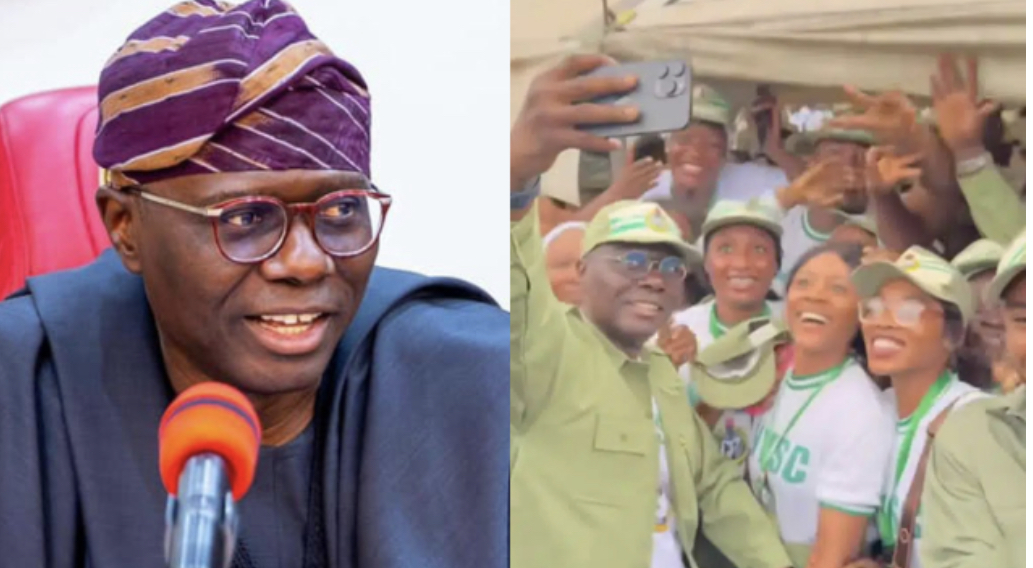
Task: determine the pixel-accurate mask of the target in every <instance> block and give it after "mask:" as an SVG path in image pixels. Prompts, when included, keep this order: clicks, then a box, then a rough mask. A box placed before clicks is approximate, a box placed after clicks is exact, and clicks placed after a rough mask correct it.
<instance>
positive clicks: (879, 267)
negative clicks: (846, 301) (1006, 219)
mask: <svg viewBox="0 0 1033 568" xmlns="http://www.w3.org/2000/svg"><path fill="white" fill-rule="evenodd" d="M900 279H904V280H907V281H908V282H910V283H912V284H914V285H915V286H917V287H918V288H919V289H920V290H922V291H923V292H925V293H926V294H929V295H930V296H932V297H934V298H936V299H937V300H940V301H943V302H946V303H948V304H951V305H953V306H955V307H957V308H958V311H959V312H961V318H962V323H963V324H964V325H968V322H970V321H972V316H973V315H974V314H975V298H973V294H972V287H971V286H969V283H968V280H966V279H965V277H964V276H962V275H961V272H959V271H958V269H957V268H954V266H952V265H951V264H950V263H949V262H947V261H946V260H944V259H943V258H942V257H940V256H939V255H937V254H935V253H933V252H930V251H928V250H926V249H924V248H922V247H920V246H913V247H911V248H909V249H907V250H906V251H904V254H902V255H900V258H898V259H897V260H896V261H894V262H887V261H877V262H873V263H871V264H866V265H863V266H861V267H860V268H858V269H857V270H855V271H854V273H853V274H852V275H851V277H850V280H851V281H853V283H854V286H855V287H856V288H857V293H858V295H860V296H861V298H871V297H873V296H876V295H878V293H879V290H881V289H882V287H883V286H885V285H886V284H887V283H888V282H891V281H893V280H900Z"/></svg>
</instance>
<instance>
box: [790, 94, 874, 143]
mask: <svg viewBox="0 0 1033 568" xmlns="http://www.w3.org/2000/svg"><path fill="white" fill-rule="evenodd" d="M853 114H857V111H855V110H853V109H852V108H851V107H850V105H834V106H833V107H832V116H831V117H830V118H829V119H827V120H826V121H825V123H824V124H823V125H822V126H821V127H820V128H818V129H817V130H808V131H804V132H798V133H796V134H793V135H792V136H790V137H789V138H788V139H787V140H786V148H787V149H789V151H790V152H792V153H794V154H799V155H804V154H811V153H813V152H814V150H815V148H817V146H818V142H821V141H822V140H836V141H839V142H853V143H854V144H862V145H865V146H871V145H873V144H875V137H874V136H872V134H871V133H870V132H868V131H867V130H845V129H842V128H832V127H830V126H829V125H828V122H829V121H830V120H834V119H836V118H840V117H843V116H849V115H853Z"/></svg>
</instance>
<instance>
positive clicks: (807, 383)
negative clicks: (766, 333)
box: [749, 244, 893, 568]
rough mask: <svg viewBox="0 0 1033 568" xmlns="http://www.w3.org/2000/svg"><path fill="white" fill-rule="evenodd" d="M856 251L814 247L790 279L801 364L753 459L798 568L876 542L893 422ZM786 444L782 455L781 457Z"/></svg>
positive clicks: (755, 478) (752, 470)
mask: <svg viewBox="0 0 1033 568" xmlns="http://www.w3.org/2000/svg"><path fill="white" fill-rule="evenodd" d="M860 262H861V249H860V247H858V246H856V245H846V244H826V245H822V246H820V247H817V248H814V249H811V250H810V251H808V252H807V253H805V254H804V255H803V257H801V258H800V260H799V262H798V263H797V264H796V265H795V266H794V267H793V268H792V269H791V271H790V272H789V275H790V276H789V284H788V290H787V295H786V310H785V319H786V323H787V325H788V327H789V331H790V334H791V335H792V339H793V352H794V358H793V362H792V365H791V366H790V368H789V370H788V372H787V373H786V377H785V378H784V380H783V382H782V384H780V385H779V386H778V387H777V389H776V394H775V396H774V400H773V403H772V406H771V410H770V411H769V412H768V413H767V414H766V415H764V417H763V418H762V419H761V421H760V424H759V425H758V429H757V431H756V440H755V441H754V445H753V450H754V451H753V452H752V454H751V456H750V460H749V474H750V479H751V481H752V485H753V490H754V493H755V494H756V495H757V497H758V499H760V500H761V501H762V502H763V503H764V504H765V506H766V507H767V508H768V510H769V511H770V512H771V513H772V514H774V515H775V517H776V519H777V521H778V525H779V529H780V531H781V534H782V538H783V540H785V542H786V545H787V548H788V550H789V552H790V556H792V558H793V564H794V566H797V567H798V568H803V567H804V566H809V567H814V568H840V567H842V566H844V565H846V564H847V563H848V562H849V561H850V560H852V559H854V558H856V557H857V556H858V554H859V553H860V552H861V551H862V550H863V549H864V548H865V547H866V545H871V544H872V542H870V541H869V540H868V539H866V536H867V535H866V530H867V527H868V525H869V521H870V519H871V517H872V516H873V515H874V513H875V510H876V508H877V507H878V506H879V504H880V495H881V494H882V479H881V478H880V477H879V476H878V475H872V474H871V473H872V472H880V471H883V470H884V469H885V466H886V465H887V464H888V462H889V454H890V444H891V443H892V428H893V418H892V415H891V413H890V411H889V410H888V408H887V407H886V405H885V404H884V403H883V401H882V395H881V393H880V391H879V388H878V386H877V385H876V384H875V382H874V381H873V380H872V378H871V377H870V376H869V375H868V373H867V371H866V369H865V367H864V346H863V343H862V342H861V338H860V335H859V327H858V318H857V291H856V290H855V289H854V285H853V283H852V282H851V281H850V274H851V271H852V270H853V269H854V268H856V267H857V266H858V265H859V264H860ZM779 446H783V448H782V450H777V448H778V447H779Z"/></svg>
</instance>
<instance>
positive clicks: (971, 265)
mask: <svg viewBox="0 0 1033 568" xmlns="http://www.w3.org/2000/svg"><path fill="white" fill-rule="evenodd" d="M1002 255H1004V247H1002V246H1001V245H1000V244H998V243H997V242H996V241H992V240H990V239H979V240H978V241H975V242H974V243H972V244H970V245H968V246H967V247H965V250H963V251H961V252H959V253H958V254H957V256H955V257H954V258H953V259H952V260H951V264H953V265H954V268H957V269H958V272H960V273H961V275H962V276H964V277H965V278H972V277H973V276H975V275H976V274H979V273H980V272H983V271H986V270H992V269H994V268H997V263H999V262H1001V256H1002Z"/></svg>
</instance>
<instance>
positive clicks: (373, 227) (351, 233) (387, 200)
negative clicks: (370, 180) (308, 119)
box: [124, 186, 391, 264]
mask: <svg viewBox="0 0 1033 568" xmlns="http://www.w3.org/2000/svg"><path fill="white" fill-rule="evenodd" d="M124 191H126V192H127V193H132V194H135V195H139V196H140V197H141V198H143V199H145V200H147V201H150V202H152V203H157V204H159V205H164V206H166V207H171V208H173V209H178V210H180V211H185V212H187V213H193V214H194V215H200V216H202V217H205V218H207V219H208V220H209V221H210V222H211V224H212V232H213V233H214V234H215V243H216V246H218V248H219V252H220V253H221V254H222V255H223V256H224V257H226V259H228V260H230V261H232V262H236V263H240V264H254V263H258V262H262V261H264V260H266V259H268V258H270V257H272V256H273V255H275V254H276V253H277V252H279V250H280V248H281V247H282V246H283V243H284V242H285V241H286V240H287V232H288V230H289V228H290V226H291V225H292V224H293V222H294V216H295V215H297V214H302V215H304V216H305V217H306V218H307V220H308V226H309V228H311V229H312V234H313V236H314V237H315V241H316V244H318V245H319V248H321V249H323V251H325V252H326V253H327V254H329V255H330V256H333V257H337V258H348V257H353V256H358V255H360V254H362V253H364V252H366V251H367V250H369V249H370V247H372V246H373V244H374V243H376V241H377V239H378V238H380V231H381V229H382V228H383V226H384V218H385V217H386V216H387V211H388V209H390V207H391V197H390V196H388V195H386V194H383V193H380V192H378V191H373V190H366V189H345V190H342V191H335V192H333V193H330V194H328V195H325V196H323V197H321V198H320V199H319V200H318V201H316V202H314V203H291V204H286V203H284V202H282V201H280V200H279V199H276V198H274V197H264V196H255V197H242V198H239V199H232V200H229V201H226V202H224V203H220V204H217V205H215V206H213V207H194V206H192V205H187V204H186V203H180V202H179V201H174V200H172V199H167V198H165V197H160V196H157V195H154V194H153V193H149V192H147V191H144V190H143V188H142V187H140V186H133V187H127V188H125V189H124Z"/></svg>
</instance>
